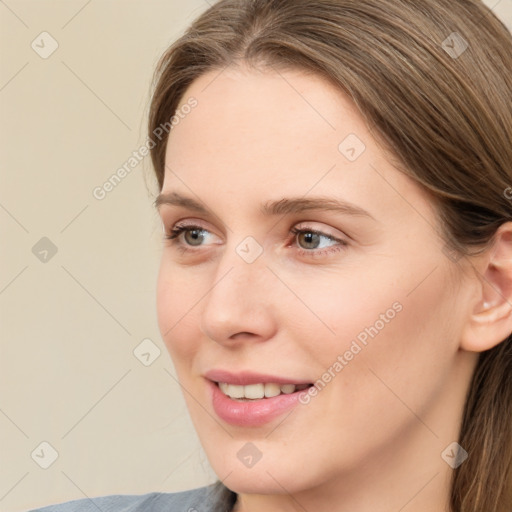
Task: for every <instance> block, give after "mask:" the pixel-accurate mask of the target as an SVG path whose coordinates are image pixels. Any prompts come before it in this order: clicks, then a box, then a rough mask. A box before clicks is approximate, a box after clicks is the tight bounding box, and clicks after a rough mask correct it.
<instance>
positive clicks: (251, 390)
mask: <svg viewBox="0 0 512 512" xmlns="http://www.w3.org/2000/svg"><path fill="white" fill-rule="evenodd" d="M215 384H216V385H217V386H218V388H219V389H220V390H221V392H222V393H223V394H224V395H226V396H228V397H229V398H231V399H233V400H236V401H237V402H250V401H252V400H262V399H265V398H273V397H276V396H279V395H289V394H292V393H295V392H297V391H302V390H303V389H307V388H309V387H311V386H312V385H313V384H312V383H310V384H276V383H269V382H267V383H259V384H248V385H245V386H242V385H236V384H228V383H226V382H215Z"/></svg>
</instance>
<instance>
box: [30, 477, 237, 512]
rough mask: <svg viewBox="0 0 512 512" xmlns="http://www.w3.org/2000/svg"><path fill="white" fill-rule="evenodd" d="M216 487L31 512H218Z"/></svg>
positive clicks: (88, 501)
mask: <svg viewBox="0 0 512 512" xmlns="http://www.w3.org/2000/svg"><path fill="white" fill-rule="evenodd" d="M214 485H215V484H211V485H208V486H205V487H199V488H197V489H191V490H188V491H181V492H173V493H160V492H151V493H149V494H139V495H135V494H123V495H120V494H116V495H109V496H101V497H98V498H81V499H77V500H72V501H66V502H65V503H59V504H57V505H49V506H45V507H42V508H38V509H33V510H30V511H28V512H217V511H218V510H219V508H218V499H219V496H218V494H216V493H214ZM230 510H232V508H231V509H230ZM219 512H220V511H219ZM222 512H229V510H223V511H222Z"/></svg>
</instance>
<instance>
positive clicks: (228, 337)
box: [201, 250, 276, 345]
mask: <svg viewBox="0 0 512 512" xmlns="http://www.w3.org/2000/svg"><path fill="white" fill-rule="evenodd" d="M275 281H276V278H275V276H274V275H273V274H272V272H271V271H270V270H269V269H268V268H267V267H266V265H265V261H264V258H263V255H262V256H260V257H259V258H258V259H257V260H256V261H254V262H252V263H248V262H246V261H244V259H243V258H242V257H240V256H239V254H237V252H236V251H235V250H232V251H229V250H227V251H226V252H225V253H224V254H223V255H222V257H221V258H219V264H218V266H217V267H216V272H215V275H214V278H213V279H212V281H211V284H210V287H209V291H208V293H207V294H206V296H205V298H204V300H203V301H202V304H203V306H202V311H201V331H202V332H203V333H204V334H205V335H206V336H207V337H208V338H209V339H211V340H213V341H215V342H217V343H220V344H225V345H233V344H234V343H235V342H240V341H243V340H245V341H247V340H254V341H264V340H267V339H270V338H271V337H272V336H274V334H275V331H276V316H275V315H276V305H275V304H274V303H273V302H272V300H271V295H272V293H271V289H272V286H273V287H275V286H276V282H275ZM272 283H273V284H272Z"/></svg>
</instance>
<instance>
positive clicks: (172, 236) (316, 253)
mask: <svg viewBox="0 0 512 512" xmlns="http://www.w3.org/2000/svg"><path fill="white" fill-rule="evenodd" d="M194 230H199V231H206V232H208V233H209V231H208V230H207V229H204V228H203V227H201V226H197V225H194V224H188V225H187V224H177V225H176V226H175V227H174V229H172V230H171V233H165V237H164V238H165V240H168V241H169V242H170V243H171V244H172V245H173V246H175V247H176V248H177V249H178V250H179V251H180V252H181V253H194V252H196V250H195V249H189V248H188V247H186V246H184V245H183V244H182V243H181V242H180V241H179V238H178V237H179V236H180V235H181V234H182V233H184V232H186V231H194ZM301 233H312V234H315V235H318V236H322V237H324V238H327V239H329V240H331V241H333V242H338V243H339V244H340V245H337V246H331V247H328V248H326V249H302V248H300V247H299V248H297V252H298V253H299V254H300V255H301V256H306V257H309V258H318V257H321V256H326V255H328V254H332V253H336V252H339V251H343V250H345V249H346V247H347V246H348V243H347V242H346V241H344V240H340V239H339V238H336V237H334V236H332V235H328V234H326V233H323V232H322V231H318V230H315V229H309V228H303V229H299V228H296V227H294V228H292V229H290V235H294V239H295V238H296V237H297V235H299V234H301Z"/></svg>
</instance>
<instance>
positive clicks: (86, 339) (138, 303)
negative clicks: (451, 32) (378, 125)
mask: <svg viewBox="0 0 512 512" xmlns="http://www.w3.org/2000/svg"><path fill="white" fill-rule="evenodd" d="M487 3H488V5H490V6H491V7H494V10H495V12H496V13H497V14H498V15H499V16H500V17H501V18H502V19H503V20H504V21H505V22H506V23H507V25H508V26H509V27H510V28H512V0H501V1H498V0H489V1H488V2H487ZM207 7H208V3H207V2H206V0H186V1H184V0H183V1H182V0H180V1H178V0H166V1H163V0H162V1H157V0H151V1H148V0H146V1H143V0H137V1H126V0H125V1H121V0H89V1H87V0H79V1H74V0H73V1H64V0H61V1H57V0H53V1H49V0H48V1H44V0H33V1H22V0H17V1H15V0H6V1H5V2H2V1H0V38H1V41H0V45H1V46H0V47H1V60H0V109H1V110H0V116H1V117H0V118H1V121H2V123H1V132H0V165H1V182H0V236H1V247H2V250H1V253H0V254H1V259H0V329H1V330H0V332H1V344H0V350H1V352H0V439H1V441H0V461H1V462H0V511H9V512H16V511H24V510H28V509H29V508H32V507H35V506H40V505H45V504H50V503H56V502H61V501H66V500H71V499H75V498H83V497H86V496H89V497H93V496H101V495H105V494H115V493H124V494H143V493H146V492H150V491H161V492H172V491H178V490H183V489H188V488H193V487H199V486H202V485H206V484H208V483H210V482H213V481H214V480H215V479H216V477H215V475H214V473H213V471H212V470H211V468H210V467H209V464H208V462H207V460H206V457H205V455H204V452H203V450H202V448H201V446H200V444H199V442H198V439H197V437H196V435H195V432H194V430H193V426H192V424H191V422H190V419H189V417H188V414H187V411H186V407H185V402H184V400H183V397H182V395H181V391H180V389H179V386H178V385H177V383H176V381H175V380H174V379H173V377H172V376H173V375H174V369H173V367H172V363H171V361H170V358H169V356H168V354H167V352H166V351H165V347H164V345H163V343H162V341H161V340H160V334H159V331H158V326H157V320H156V312H155V309H156V307H155V288H156V286H155V284H156V275H157V270H158V263H159V251H160V241H159V236H160V233H159V229H160V228H159V221H158V218H157V216H156V214H155V212H154V211H153V207H152V200H153V198H154V195H153V194H154V192H155V190H156V186H155V184H154V182H153V181H151V179H149V180H145V176H146V177H150V176H151V167H150V159H149V157H146V158H145V159H144V160H143V162H142V163H140V164H138V165H137V166H136V167H135V168H133V170H131V172H130V173H129V174H128V175H127V176H126V177H125V178H124V179H123V180H122V181H121V183H119V184H118V185H117V186H116V187H115V188H114V189H113V190H112V191H110V192H109V193H107V194H106V196H105V197H104V199H102V200H99V199H96V198H95V197H94V195H93V190H94V189H95V188H96V187H101V186H102V184H103V183H104V182H105V181H107V180H108V179H109V177H110V176H111V175H112V174H113V173H115V172H116V170H117V169H118V168H119V167H121V166H122V165H123V164H125V163H126V162H127V161H128V159H129V158H130V157H131V156H132V153H133V152H134V151H137V150H138V148H140V147H141V145H142V144H143V142H144V141H145V137H146V134H145V131H144V130H145V122H146V115H147V107H148V102H149V83H150V79H151V74H152V71H153V68H154V65H155V63H156V61H157V59H158V57H159V56H160V54H161V53H162V51H163V50H164V49H165V48H166V47H167V46H168V44H170V43H171V42H172V41H173V40H174V39H175V38H176V37H177V36H178V35H179V34H181V33H182V31H183V30H184V28H185V27H186V26H187V25H188V23H190V21H192V19H194V17H195V16H197V15H198V14H199V13H200V12H201V11H203V10H205V9H206V8H207ZM41 32H48V33H49V34H50V35H51V37H52V38H53V39H54V40H56V42H57V44H58V48H57V50H56V51H55V52H54V53H53V54H52V55H50V56H49V57H48V58H46V59H44V58H42V57H41V56H40V54H39V53H36V51H35V50H33V49H32V47H31V44H32V42H33V41H34V40H35V43H34V45H35V48H36V49H37V51H38V52H40V53H41V52H44V51H48V50H49V49H51V44H52V42H51V40H50V39H49V36H40V37H39V35H40V34H41ZM41 39H43V42H41ZM129 168H131V167H129ZM43 237H46V238H47V239H49V240H50V241H51V244H53V247H55V248H56V249H57V252H56V253H55V254H52V250H51V246H50V245H48V241H45V240H43V241H40V240H41V239H42V238H43ZM36 244H38V245H36ZM34 246H35V249H33V248H34ZM54 250H55V249H54ZM45 251H48V252H45ZM34 253H35V254H34ZM41 259H42V260H43V261H41ZM146 339H149V340H151V341H146V342H144V343H145V345H142V347H141V349H140V351H141V352H142V353H147V352H148V347H149V354H150V355H149V356H142V357H141V358H142V360H143V361H145V362H146V363H151V364H148V366H146V365H145V364H143V362H141V360H139V359H138V358H137V357H136V355H135V354H134V350H136V347H138V346H139V344H140V343H141V342H142V341H143V340H146ZM158 350H160V351H161V353H160V355H159V357H157V358H156V359H154V360H153V358H154V357H155V355H157V354H158ZM136 353H138V352H137V350H136ZM148 357H149V361H147V359H148ZM42 442H46V443H49V444H50V445H51V446H52V447H53V449H55V451H56V452H57V454H58V456H57V458H56V459H55V461H54V462H53V463H52V464H51V465H50V466H49V467H48V468H47V469H43V467H41V465H43V466H44V465H45V464H48V463H49V462H51V455H52V452H51V449H50V448H48V446H46V445H41V443H42Z"/></svg>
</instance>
